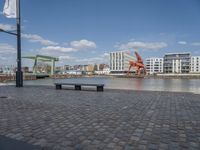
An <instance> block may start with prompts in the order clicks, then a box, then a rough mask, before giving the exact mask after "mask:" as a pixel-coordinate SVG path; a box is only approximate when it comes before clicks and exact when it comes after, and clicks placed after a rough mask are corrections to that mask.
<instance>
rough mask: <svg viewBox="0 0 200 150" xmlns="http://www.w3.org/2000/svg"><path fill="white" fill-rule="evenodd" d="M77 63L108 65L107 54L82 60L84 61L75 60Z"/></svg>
mask: <svg viewBox="0 0 200 150" xmlns="http://www.w3.org/2000/svg"><path fill="white" fill-rule="evenodd" d="M75 61H76V62H78V63H93V64H94V63H108V62H109V53H104V54H102V55H100V56H99V57H91V58H84V59H76V60H75Z"/></svg>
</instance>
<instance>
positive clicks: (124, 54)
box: [110, 51, 135, 73]
mask: <svg viewBox="0 0 200 150" xmlns="http://www.w3.org/2000/svg"><path fill="white" fill-rule="evenodd" d="M133 60H135V57H134V56H132V55H131V54H130V51H116V52H111V53H110V72H111V73H126V72H128V69H129V61H133ZM131 71H134V70H133V68H132V70H131Z"/></svg>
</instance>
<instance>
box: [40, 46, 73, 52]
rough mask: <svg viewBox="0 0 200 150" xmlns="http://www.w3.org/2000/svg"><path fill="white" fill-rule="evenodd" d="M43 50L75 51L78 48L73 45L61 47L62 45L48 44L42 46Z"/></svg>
mask: <svg viewBox="0 0 200 150" xmlns="http://www.w3.org/2000/svg"><path fill="white" fill-rule="evenodd" d="M41 51H49V52H51V51H52V52H75V51H77V49H74V48H72V47H61V46H47V47H43V48H41Z"/></svg>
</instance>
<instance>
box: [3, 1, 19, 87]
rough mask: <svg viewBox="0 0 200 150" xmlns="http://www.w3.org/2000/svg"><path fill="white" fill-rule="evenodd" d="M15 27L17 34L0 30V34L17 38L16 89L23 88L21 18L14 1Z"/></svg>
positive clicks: (17, 5) (17, 2) (17, 4)
mask: <svg viewBox="0 0 200 150" xmlns="http://www.w3.org/2000/svg"><path fill="white" fill-rule="evenodd" d="M16 26H17V33H13V32H9V31H5V30H3V29H0V32H5V33H8V34H11V35H15V36H16V37H17V71H16V87H23V72H22V69H21V17H20V0H16Z"/></svg>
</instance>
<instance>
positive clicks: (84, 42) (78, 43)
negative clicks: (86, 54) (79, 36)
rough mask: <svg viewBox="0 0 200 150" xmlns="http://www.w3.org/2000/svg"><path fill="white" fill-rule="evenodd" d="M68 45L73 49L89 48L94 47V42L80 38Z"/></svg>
mask: <svg viewBox="0 0 200 150" xmlns="http://www.w3.org/2000/svg"><path fill="white" fill-rule="evenodd" d="M70 45H71V46H72V47H73V48H75V49H89V48H96V44H95V42H93V41H88V40H85V39H83V40H80V41H72V42H70Z"/></svg>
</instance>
